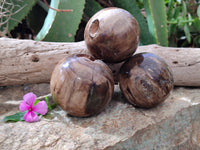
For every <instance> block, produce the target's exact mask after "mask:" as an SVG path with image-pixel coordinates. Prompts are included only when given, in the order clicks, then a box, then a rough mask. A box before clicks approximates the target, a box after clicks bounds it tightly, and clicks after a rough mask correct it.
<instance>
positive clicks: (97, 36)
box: [84, 7, 140, 63]
mask: <svg viewBox="0 0 200 150" xmlns="http://www.w3.org/2000/svg"><path fill="white" fill-rule="evenodd" d="M84 39H85V42H86V45H87V47H88V49H89V51H90V52H91V54H92V55H93V56H94V57H96V58H98V59H101V60H103V61H105V62H110V63H113V62H121V61H123V60H125V59H127V58H128V57H130V56H132V54H133V53H134V52H135V51H136V49H137V47H138V44H139V39H140V29H139V26H138V23H137V21H136V19H135V18H134V17H133V16H132V15H131V14H130V13H129V12H128V11H126V10H124V9H120V8H115V7H110V8H105V9H102V10H100V11H99V12H97V13H96V14H95V15H94V16H93V17H92V18H91V19H90V20H89V21H88V23H87V25H86V28H85V34H84Z"/></svg>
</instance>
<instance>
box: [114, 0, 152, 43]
mask: <svg viewBox="0 0 200 150" xmlns="http://www.w3.org/2000/svg"><path fill="white" fill-rule="evenodd" d="M113 3H114V6H116V7H120V8H123V9H125V10H127V11H129V12H130V13H131V14H132V15H133V16H134V17H135V19H136V20H137V21H138V24H139V26H140V31H141V33H140V42H141V43H140V44H141V45H147V44H152V43H154V41H153V40H152V35H151V34H150V32H149V30H148V25H147V23H146V20H145V18H144V16H143V15H142V13H141V11H140V9H139V7H138V6H137V3H136V1H135V0H113Z"/></svg>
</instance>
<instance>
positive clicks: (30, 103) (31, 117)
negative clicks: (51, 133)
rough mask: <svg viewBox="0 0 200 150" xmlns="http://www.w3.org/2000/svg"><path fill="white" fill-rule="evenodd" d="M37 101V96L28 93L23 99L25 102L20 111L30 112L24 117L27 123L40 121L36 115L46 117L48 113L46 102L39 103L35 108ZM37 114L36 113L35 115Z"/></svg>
mask: <svg viewBox="0 0 200 150" xmlns="http://www.w3.org/2000/svg"><path fill="white" fill-rule="evenodd" d="M35 101H36V95H35V94H33V93H32V92H31V93H27V94H25V95H24V97H23V101H22V103H21V104H20V106H19V110H20V111H21V112H24V111H26V110H28V112H27V113H26V114H25V115H24V120H25V121H26V122H36V121H38V120H39V117H38V115H37V114H36V113H39V114H41V115H45V114H46V113H47V108H48V107H47V104H46V102H45V101H40V102H38V103H37V104H36V105H35V106H34V103H35ZM34 112H36V113H34Z"/></svg>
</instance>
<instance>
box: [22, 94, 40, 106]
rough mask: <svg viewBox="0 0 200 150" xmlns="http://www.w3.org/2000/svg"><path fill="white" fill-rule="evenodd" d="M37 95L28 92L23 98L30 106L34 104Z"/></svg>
mask: <svg viewBox="0 0 200 150" xmlns="http://www.w3.org/2000/svg"><path fill="white" fill-rule="evenodd" d="M36 98H37V96H36V95H35V94H33V93H32V92H30V93H27V94H25V95H24V97H23V100H24V101H25V102H26V103H27V104H28V105H30V106H33V104H34V103H35V101H36Z"/></svg>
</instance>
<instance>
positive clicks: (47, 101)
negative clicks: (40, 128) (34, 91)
mask: <svg viewBox="0 0 200 150" xmlns="http://www.w3.org/2000/svg"><path fill="white" fill-rule="evenodd" d="M45 102H46V103H47V106H48V111H50V110H51V109H52V108H51V105H50V104H49V98H48V97H47V96H45Z"/></svg>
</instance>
